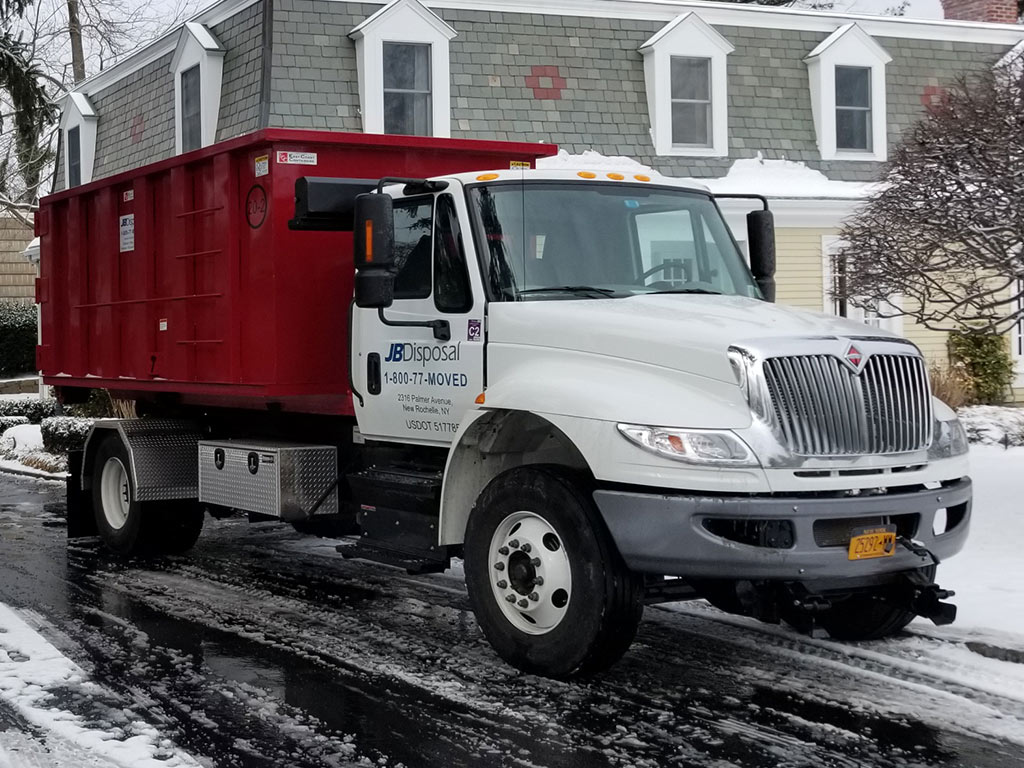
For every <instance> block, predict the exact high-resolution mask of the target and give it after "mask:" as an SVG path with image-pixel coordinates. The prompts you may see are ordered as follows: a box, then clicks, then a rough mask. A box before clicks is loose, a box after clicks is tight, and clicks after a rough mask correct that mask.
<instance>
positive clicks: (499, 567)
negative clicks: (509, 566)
mask: <svg viewBox="0 0 1024 768" xmlns="http://www.w3.org/2000/svg"><path fill="white" fill-rule="evenodd" d="M494 569H495V570H496V571H504V570H505V564H504V563H500V562H499V563H495V564H494Z"/></svg>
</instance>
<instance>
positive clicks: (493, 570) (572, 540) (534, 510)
mask: <svg viewBox="0 0 1024 768" xmlns="http://www.w3.org/2000/svg"><path fill="white" fill-rule="evenodd" d="M465 554H466V586H467V588H468V590H469V596H470V600H471V602H472V604H473V609H474V611H475V613H476V617H477V622H478V623H479V624H480V627H481V629H482V630H483V633H484V635H485V636H486V637H487V639H488V641H489V642H490V643H491V645H492V646H493V647H494V649H495V650H496V651H497V652H498V655H499V656H501V657H502V658H503V659H504V660H505V661H507V662H508V663H509V664H511V665H512V666H514V667H516V668H517V669H520V670H522V671H524V672H530V673H537V674H543V675H548V676H551V677H571V676H575V675H586V674H591V673H594V672H599V671H601V670H603V669H606V668H608V667H609V666H611V665H612V664H614V663H615V662H616V661H618V659H619V658H620V657H621V656H622V654H624V653H625V652H626V650H627V649H628V648H629V645H630V643H632V641H633V638H634V636H635V635H636V630H637V626H638V625H639V623H640V618H641V616H642V615H643V580H642V578H641V577H640V576H639V575H638V574H635V573H633V572H631V571H630V570H629V569H628V568H627V567H626V565H625V563H624V562H623V561H622V558H621V556H620V555H619V553H618V551H617V550H616V548H615V545H614V543H613V542H612V540H611V536H610V535H609V534H608V531H607V529H606V528H605V525H604V521H603V520H602V519H601V516H600V514H599V513H598V511H597V509H596V508H595V506H594V503H593V501H592V500H591V498H590V496H589V494H588V493H587V492H586V484H585V482H584V481H582V480H581V479H578V478H576V477H574V476H573V475H571V474H569V473H567V472H565V471H563V470H561V469H559V468H555V467H546V466H531V467H520V468H517V469H512V470H509V471H508V472H505V473H503V474H501V475H499V476H498V477H496V478H495V479H494V480H492V481H491V482H490V484H488V486H487V487H486V488H485V489H484V492H483V493H482V494H481V495H480V498H479V499H478V501H477V504H476V506H475V508H474V509H473V513H472V515H470V519H469V525H468V527H467V529H466V545H465Z"/></svg>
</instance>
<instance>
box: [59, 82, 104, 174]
mask: <svg viewBox="0 0 1024 768" xmlns="http://www.w3.org/2000/svg"><path fill="white" fill-rule="evenodd" d="M61 108H62V114H61V140H62V146H61V154H62V160H63V166H64V167H63V171H64V188H65V189H71V188H72V187H77V186H80V185H82V184H88V183H89V182H90V181H92V170H93V161H94V160H95V156H96V121H97V119H98V118H97V115H96V111H95V110H94V109H93V107H92V103H91V102H90V101H89V98H88V97H87V96H86V95H85V94H84V93H75V92H71V93H69V94H67V96H65V97H64V100H63V103H62V105H61Z"/></svg>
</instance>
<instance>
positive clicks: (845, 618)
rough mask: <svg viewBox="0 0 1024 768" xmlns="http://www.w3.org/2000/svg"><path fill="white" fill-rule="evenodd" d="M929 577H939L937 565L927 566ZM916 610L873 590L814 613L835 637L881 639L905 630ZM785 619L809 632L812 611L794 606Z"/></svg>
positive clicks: (926, 572)
mask: <svg viewBox="0 0 1024 768" xmlns="http://www.w3.org/2000/svg"><path fill="white" fill-rule="evenodd" d="M924 575H925V576H926V577H927V578H928V580H929V581H933V580H934V579H935V566H934V565H933V566H930V567H928V568H925V569H924ZM914 616H915V614H914V613H912V612H911V611H905V610H903V609H902V608H900V607H898V606H895V605H892V604H891V603H888V602H886V601H885V600H883V599H882V598H881V597H879V596H877V595H872V594H870V593H862V594H853V595H850V596H848V597H846V598H843V599H841V600H836V601H835V602H833V605H832V607H831V608H829V609H828V610H825V611H822V612H821V613H816V614H814V623H816V624H817V625H818V626H820V627H821V628H822V629H824V630H825V631H826V632H828V633H829V635H830V636H831V637H832V638H833V639H834V640H846V641H858V640H881V639H882V638H886V637H891V636H892V635H895V634H896V633H897V632H899V631H901V630H902V629H903V628H904V627H906V626H907V625H908V624H909V623H910V622H911V621H913V620H914ZM782 618H783V620H784V621H785V622H786V623H787V624H789V625H790V626H792V627H793V628H794V629H796V630H799V631H801V632H807V631H808V630H809V628H810V627H811V615H810V614H807V613H803V612H796V611H793V610H792V609H790V610H789V611H788V612H784V613H783V615H782Z"/></svg>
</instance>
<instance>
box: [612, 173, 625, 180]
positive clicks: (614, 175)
mask: <svg viewBox="0 0 1024 768" xmlns="http://www.w3.org/2000/svg"><path fill="white" fill-rule="evenodd" d="M608 178H609V179H614V180H615V181H622V180H623V179H624V178H626V177H625V176H623V175H622V174H621V173H609V174H608Z"/></svg>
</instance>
